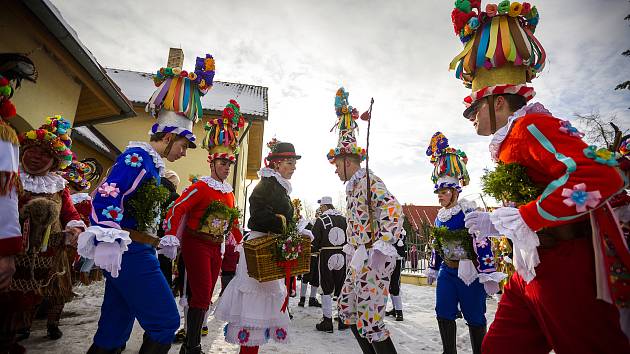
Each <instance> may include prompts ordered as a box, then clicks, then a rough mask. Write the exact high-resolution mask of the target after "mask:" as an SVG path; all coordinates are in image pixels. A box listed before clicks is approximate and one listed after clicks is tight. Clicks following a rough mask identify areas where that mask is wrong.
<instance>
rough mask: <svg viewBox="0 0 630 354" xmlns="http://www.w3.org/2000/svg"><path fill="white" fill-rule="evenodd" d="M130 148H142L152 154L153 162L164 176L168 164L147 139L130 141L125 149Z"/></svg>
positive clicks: (161, 175)
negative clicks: (165, 163)
mask: <svg viewBox="0 0 630 354" xmlns="http://www.w3.org/2000/svg"><path fill="white" fill-rule="evenodd" d="M130 148H140V149H142V150H144V151H146V152H147V154H149V155H151V158H153V163H154V164H155V168H157V169H158V171H159V173H160V177H164V171H165V170H166V166H165V165H164V161H163V160H162V156H160V154H158V152H157V151H155V149H154V148H153V146H151V144H149V143H147V142H145V141H130V142H129V145H127V147H126V148H125V150H127V149H130Z"/></svg>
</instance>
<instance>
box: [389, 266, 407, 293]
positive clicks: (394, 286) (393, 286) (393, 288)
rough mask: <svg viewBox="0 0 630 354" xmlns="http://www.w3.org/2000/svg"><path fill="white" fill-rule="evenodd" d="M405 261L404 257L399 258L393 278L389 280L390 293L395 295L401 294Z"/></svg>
mask: <svg viewBox="0 0 630 354" xmlns="http://www.w3.org/2000/svg"><path fill="white" fill-rule="evenodd" d="M404 261H405V260H404V259H399V260H397V261H396V268H394V271H393V272H392V280H391V281H390V282H389V293H390V294H391V295H393V296H398V295H400V271H401V269H402V264H403V262H404Z"/></svg>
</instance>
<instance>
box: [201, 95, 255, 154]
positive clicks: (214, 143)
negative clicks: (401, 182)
mask: <svg viewBox="0 0 630 354" xmlns="http://www.w3.org/2000/svg"><path fill="white" fill-rule="evenodd" d="M244 125H245V119H244V118H243V114H242V113H241V106H240V105H239V104H238V102H236V101H235V100H230V102H229V103H228V104H227V106H225V108H224V109H223V112H222V113H221V118H213V119H209V120H208V122H206V124H205V126H204V129H205V130H206V136H205V137H204V139H203V148H204V149H206V150H208V162H210V161H212V160H214V159H226V160H229V161H232V162H234V161H236V154H237V153H238V137H239V131H240V129H241V128H243V126H244Z"/></svg>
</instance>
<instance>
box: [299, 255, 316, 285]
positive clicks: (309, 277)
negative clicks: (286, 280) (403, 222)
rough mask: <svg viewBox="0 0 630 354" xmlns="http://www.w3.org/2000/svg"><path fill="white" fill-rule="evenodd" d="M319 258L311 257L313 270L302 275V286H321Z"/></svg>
mask: <svg viewBox="0 0 630 354" xmlns="http://www.w3.org/2000/svg"><path fill="white" fill-rule="evenodd" d="M318 259H319V257H317V256H313V255H311V270H310V271H309V272H308V273H306V274H304V275H302V284H311V286H314V287H318V286H319V267H318V266H317V264H318V262H317V260H318Z"/></svg>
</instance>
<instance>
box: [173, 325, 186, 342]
mask: <svg viewBox="0 0 630 354" xmlns="http://www.w3.org/2000/svg"><path fill="white" fill-rule="evenodd" d="M185 341H186V328H180V329H179V330H178V331H177V333H175V338H173V343H183V342H185Z"/></svg>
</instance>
